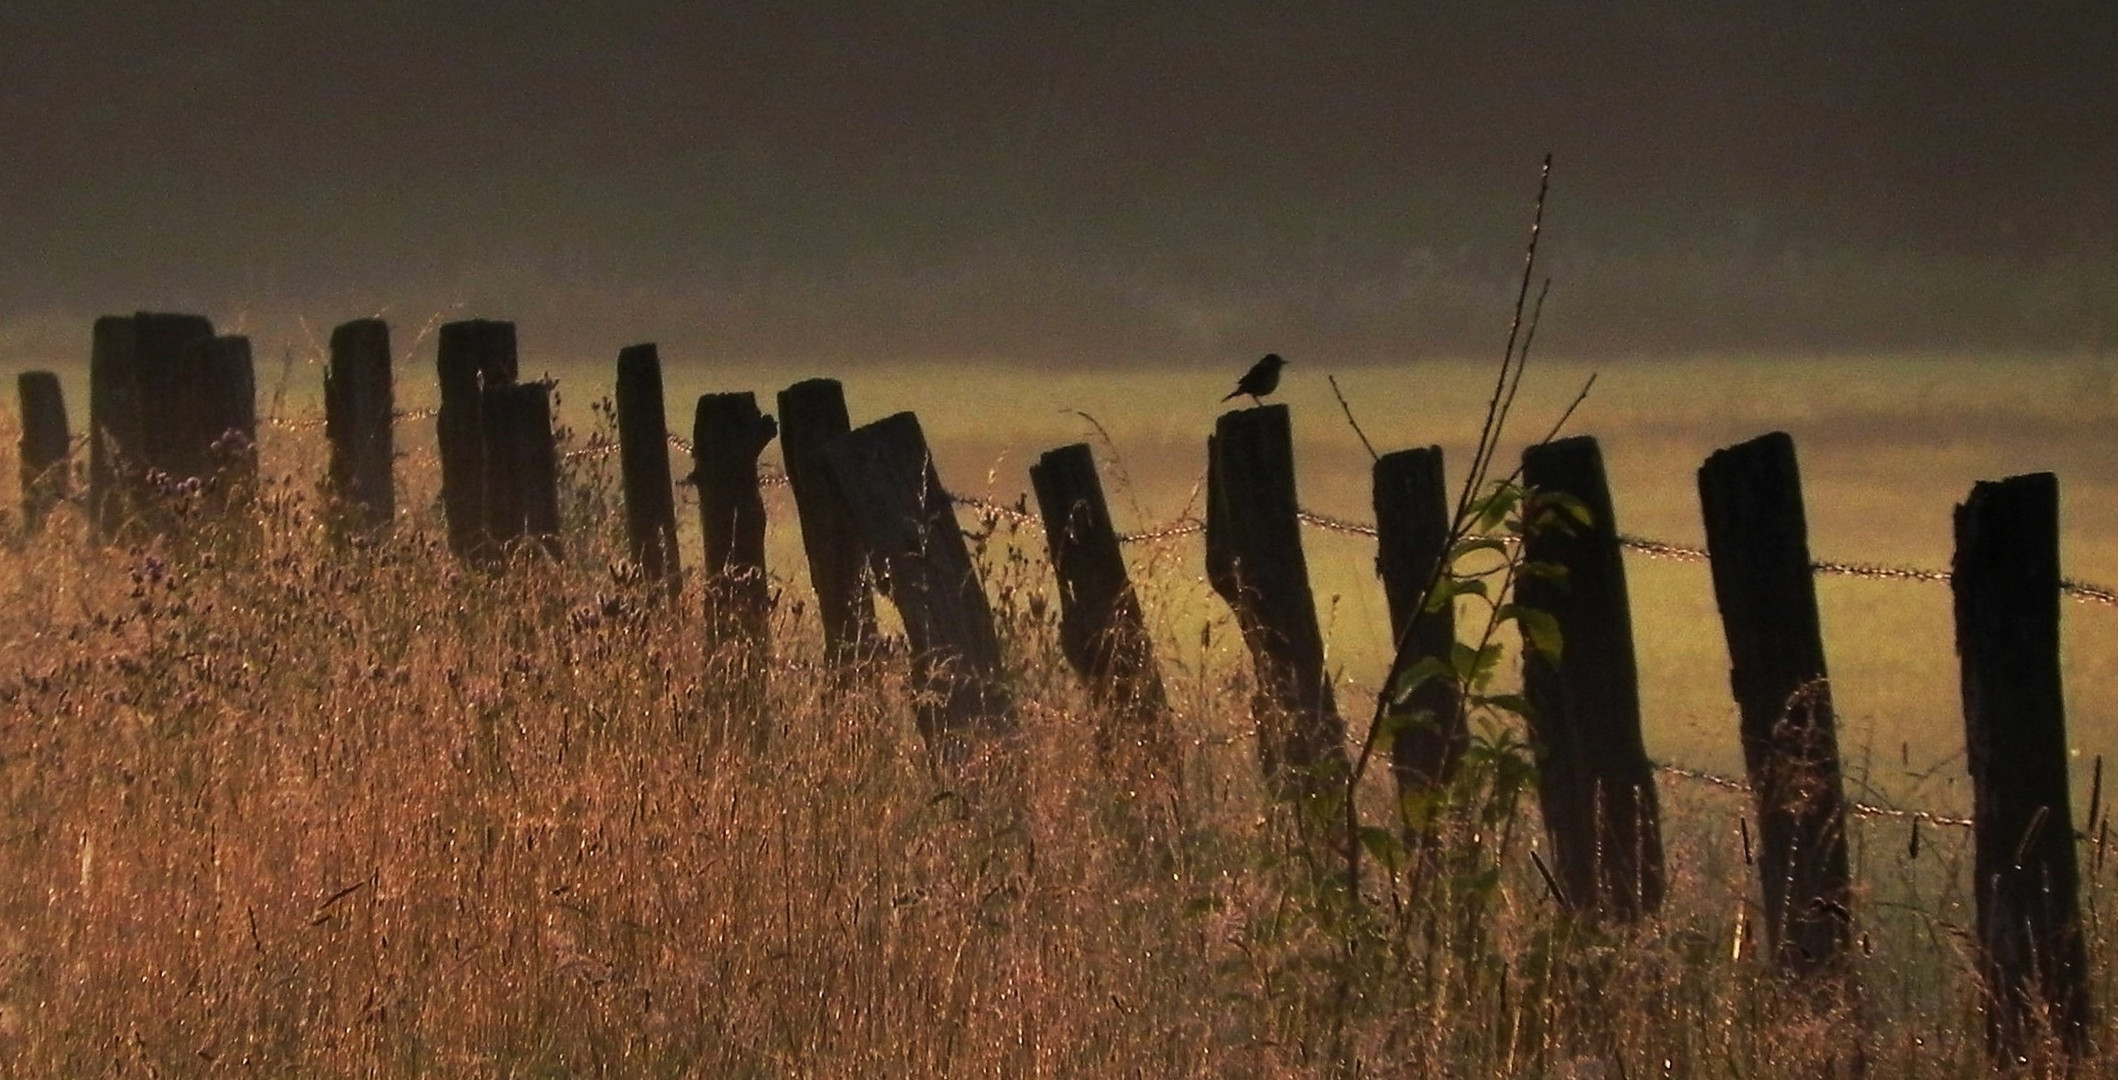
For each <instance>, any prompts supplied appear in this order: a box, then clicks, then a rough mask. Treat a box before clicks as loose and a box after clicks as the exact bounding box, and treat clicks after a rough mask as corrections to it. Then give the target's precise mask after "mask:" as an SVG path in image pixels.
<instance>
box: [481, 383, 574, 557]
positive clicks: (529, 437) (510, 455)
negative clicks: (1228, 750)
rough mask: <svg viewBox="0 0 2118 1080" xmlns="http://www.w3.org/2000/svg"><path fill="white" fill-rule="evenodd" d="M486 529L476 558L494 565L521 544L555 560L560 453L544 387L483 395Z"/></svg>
mask: <svg viewBox="0 0 2118 1080" xmlns="http://www.w3.org/2000/svg"><path fill="white" fill-rule="evenodd" d="M481 397H482V400H481V403H480V412H481V414H482V421H483V434H484V440H483V446H482V447H481V449H480V453H481V455H482V457H483V459H484V463H485V483H484V485H483V486H484V510H485V523H484V528H483V530H482V532H483V543H484V544H485V545H486V546H485V547H484V548H482V549H481V551H480V557H482V558H486V559H497V558H500V557H502V556H503V555H504V554H505V552H506V550H507V549H508V548H509V547H511V546H513V545H515V544H517V543H519V542H522V541H525V540H527V541H534V542H535V543H536V544H537V546H538V548H539V549H541V550H542V551H543V552H544V553H545V554H547V555H550V556H552V557H554V558H557V557H558V555H559V472H558V466H559V453H558V446H557V444H556V443H555V441H554V438H553V435H552V405H551V387H550V386H549V385H547V384H545V383H541V382H537V383H520V384H515V385H506V386H495V387H492V388H490V389H487V390H485V391H483V393H482V395H481Z"/></svg>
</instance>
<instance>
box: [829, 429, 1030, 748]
mask: <svg viewBox="0 0 2118 1080" xmlns="http://www.w3.org/2000/svg"><path fill="white" fill-rule="evenodd" d="M824 459H825V462H826V463H827V465H828V466H829V469H830V475H831V478H832V483H833V485H834V486H835V487H836V488H837V490H838V493H839V497H840V498H841V499H842V500H843V501H844V503H845V507H846V510H847V513H848V516H849V517H850V519H851V520H852V522H853V526H854V528H855V529H857V530H858V531H859V532H860V535H861V537H862V538H863V539H864V540H865V541H866V545H867V549H868V550H869V551H871V552H873V553H874V556H875V559H876V561H877V563H878V564H879V566H880V573H881V580H880V581H879V582H878V584H879V585H880V586H881V588H882V590H883V595H885V596H887V597H889V598H890V601H891V603H893V604H895V605H896V606H897V612H898V615H899V616H901V617H902V618H903V620H904V625H905V638H906V640H907V642H908V644H909V645H910V647H911V650H912V683H913V690H914V691H915V693H916V695H917V698H916V705H915V711H916V715H917V717H918V722H919V727H920V733H921V734H922V735H924V736H926V739H927V745H928V747H929V749H930V750H931V751H932V752H933V753H934V755H935V757H936V758H937V759H939V760H940V761H942V762H943V763H946V764H958V763H961V762H963V761H964V760H965V759H966V758H967V756H968V753H969V750H970V744H969V737H970V736H971V735H973V734H998V733H1004V732H1008V731H1011V730H1012V729H1013V727H1014V718H1013V710H1012V704H1011V702H1010V697H1009V693H1008V687H1007V682H1006V679H1005V672H1003V671H1002V669H1001V663H1000V636H999V633H998V632H997V631H996V630H995V628H994V626H993V608H992V604H991V602H990V601H989V600H987V598H986V594H985V586H984V585H983V584H982V583H981V582H980V581H979V579H978V571H977V568H976V567H975V566H974V565H973V564H972V562H971V553H970V550H969V548H967V547H966V546H965V544H964V539H963V530H962V528H961V526H959V525H958V524H957V521H956V510H955V507H954V506H953V505H952V504H951V503H950V500H949V493H948V490H947V489H946V488H944V487H942V485H941V474H940V473H938V472H936V471H935V469H934V462H933V458H932V456H931V455H930V453H929V452H928V450H927V437H926V434H925V433H924V432H922V431H921V430H920V427H919V419H918V417H915V416H913V415H912V414H911V413H908V412H903V413H897V414H895V415H893V416H887V417H884V418H883V419H881V420H877V421H875V422H874V423H872V424H867V425H865V426H862V427H858V428H855V429H853V430H852V431H851V432H849V433H847V434H846V435H845V436H844V437H842V438H840V439H838V440H836V441H834V442H832V443H831V444H830V445H829V446H827V447H826V448H825V450H824Z"/></svg>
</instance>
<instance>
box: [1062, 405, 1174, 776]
mask: <svg viewBox="0 0 2118 1080" xmlns="http://www.w3.org/2000/svg"><path fill="white" fill-rule="evenodd" d="M1030 484H1031V486H1033V487H1034V488H1036V490H1037V509H1038V511H1039V512H1040V513H1041V514H1042V516H1043V519H1044V539H1045V544H1046V548H1047V550H1048V551H1050V553H1051V559H1052V571H1053V573H1054V575H1055V576H1056V577H1057V578H1058V583H1059V643H1060V647H1061V648H1062V649H1063V650H1064V651H1065V653H1066V659H1067V662H1068V663H1069V664H1071V665H1073V668H1074V670H1075V671H1076V672H1078V673H1079V674H1080V676H1081V679H1082V681H1083V682H1085V683H1086V684H1087V685H1088V689H1089V694H1090V696H1091V697H1092V698H1093V699H1094V700H1095V701H1096V702H1097V703H1098V704H1099V705H1101V706H1102V711H1099V712H1098V713H1097V714H1096V717H1097V726H1096V733H1095V742H1096V752H1097V755H1098V757H1100V758H1101V759H1102V760H1103V762H1104V763H1105V765H1106V766H1109V765H1114V764H1119V762H1118V761H1117V760H1116V756H1117V753H1118V752H1119V751H1123V752H1126V753H1137V754H1140V755H1142V756H1143V757H1144V758H1145V762H1144V763H1145V764H1148V765H1150V766H1152V767H1154V768H1158V769H1160V768H1167V767H1168V766H1169V765H1170V764H1171V762H1173V761H1174V757H1175V750H1176V748H1175V746H1174V745H1172V739H1171V734H1170V731H1169V714H1168V708H1169V703H1168V699H1167V697H1166V696H1165V695H1164V692H1163V689H1162V675H1161V672H1160V671H1158V670H1157V669H1156V667H1155V656H1154V646H1153V643H1152V641H1151V640H1150V639H1149V638H1148V636H1147V623H1146V619H1145V617H1144V616H1143V615H1142V614H1141V611H1140V598H1139V596H1138V594H1136V593H1134V592H1133V585H1132V580H1131V579H1130V578H1129V577H1128V576H1127V574H1126V571H1125V557H1124V556H1123V555H1122V554H1120V553H1119V551H1118V532H1117V529H1116V528H1114V527H1113V526H1112V525H1111V520H1110V507H1109V505H1108V504H1106V503H1105V502H1104V499H1103V484H1102V481H1101V480H1100V479H1099V478H1098V477H1097V476H1096V459H1095V455H1094V454H1093V453H1091V452H1090V450H1089V448H1088V444H1086V443H1074V444H1072V445H1070V446H1062V447H1060V448H1058V449H1057V450H1048V451H1046V452H1045V453H1044V456H1042V457H1040V458H1039V459H1038V460H1037V464H1035V465H1033V466H1031V467H1030Z"/></svg>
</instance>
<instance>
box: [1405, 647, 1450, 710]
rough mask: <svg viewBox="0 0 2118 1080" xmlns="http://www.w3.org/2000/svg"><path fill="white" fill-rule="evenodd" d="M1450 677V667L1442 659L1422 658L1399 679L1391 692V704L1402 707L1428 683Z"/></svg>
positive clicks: (1436, 657) (1433, 657) (1435, 657)
mask: <svg viewBox="0 0 2118 1080" xmlns="http://www.w3.org/2000/svg"><path fill="white" fill-rule="evenodd" d="M1450 677H1452V672H1451V671H1450V669H1449V665H1448V664H1446V663H1444V662H1443V661H1442V659H1441V657H1438V656H1422V657H1420V658H1419V660H1418V661H1417V662H1415V663H1414V664H1413V665H1412V666H1411V667H1409V668H1406V669H1405V673H1404V674H1402V675H1399V676H1398V677H1397V683H1396V685H1395V686H1393V687H1391V690H1390V704H1391V705H1392V706H1397V705H1402V704H1404V703H1405V702H1406V701H1407V700H1408V699H1410V698H1411V697H1412V695H1413V694H1414V693H1416V692H1418V690H1419V688H1420V687H1422V686H1425V685H1426V684H1427V683H1428V682H1430V681H1432V680H1435V679H1447V678H1450Z"/></svg>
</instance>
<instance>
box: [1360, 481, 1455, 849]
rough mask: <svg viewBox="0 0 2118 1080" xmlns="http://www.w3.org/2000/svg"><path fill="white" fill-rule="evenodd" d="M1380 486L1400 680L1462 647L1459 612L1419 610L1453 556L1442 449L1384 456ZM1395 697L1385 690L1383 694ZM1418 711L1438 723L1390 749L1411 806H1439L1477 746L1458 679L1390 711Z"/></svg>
mask: <svg viewBox="0 0 2118 1080" xmlns="http://www.w3.org/2000/svg"><path fill="white" fill-rule="evenodd" d="M1373 483H1374V499H1375V549H1376V554H1375V570H1376V573H1377V574H1378V575H1380V576H1381V577H1382V579H1383V595H1384V597H1385V598H1386V599H1387V601H1388V603H1389V606H1390V638H1391V640H1392V641H1393V642H1395V643H1396V646H1397V647H1396V649H1395V650H1394V660H1393V662H1392V664H1391V668H1392V671H1393V674H1394V673H1395V672H1398V671H1409V670H1411V668H1412V665H1414V664H1416V663H1418V662H1419V661H1420V660H1421V659H1423V658H1425V657H1434V658H1436V659H1439V660H1440V661H1442V662H1443V663H1447V662H1448V661H1449V655H1450V651H1451V650H1452V649H1453V648H1454V647H1455V645H1456V605H1455V604H1454V603H1447V604H1443V605H1442V606H1441V607H1439V608H1437V609H1435V610H1432V611H1428V612H1425V613H1423V614H1422V613H1420V611H1419V604H1420V601H1421V600H1422V599H1424V597H1425V595H1426V592H1427V586H1428V585H1429V584H1430V583H1431V582H1433V581H1434V579H1435V573H1436V570H1437V566H1438V564H1440V563H1441V562H1442V561H1443V560H1445V559H1447V558H1448V557H1449V489H1448V485H1447V482H1446V481H1445V480H1444V479H1443V476H1442V454H1441V447H1439V446H1429V447H1425V448H1421V449H1412V450H1398V451H1395V452H1393V453H1388V454H1384V455H1383V456H1382V457H1380V458H1377V459H1376V462H1375V470H1374V480H1373ZM1440 569H1441V570H1443V571H1446V570H1447V567H1440ZM1391 692H1392V691H1391V688H1390V687H1388V686H1385V687H1384V688H1383V693H1385V694H1389V693H1391ZM1417 711H1424V712H1426V713H1427V714H1428V715H1429V716H1430V717H1432V719H1431V720H1430V721H1428V722H1426V723H1415V724H1411V725H1409V726H1407V727H1404V728H1402V729H1400V730H1399V731H1398V733H1397V736H1396V738H1395V740H1394V741H1393V742H1392V744H1391V749H1390V771H1391V773H1392V774H1393V775H1394V776H1395V777H1396V779H1397V792H1398V797H1399V800H1400V803H1401V804H1404V805H1410V804H1413V803H1416V802H1418V801H1419V800H1420V799H1422V798H1428V799H1431V797H1432V796H1433V794H1434V793H1435V792H1436V791H1437V790H1438V789H1440V788H1443V787H1446V786H1447V785H1448V784H1449V782H1450V781H1451V780H1453V779H1455V777H1456V769H1457V766H1458V765H1460V764H1461V763H1462V762H1463V755H1464V750H1465V749H1466V748H1467V747H1469V746H1470V742H1471V733H1470V728H1469V726H1468V725H1467V724H1466V723H1465V721H1464V716H1463V709H1462V707H1461V703H1460V702H1459V701H1458V700H1457V687H1456V683H1455V682H1454V681H1453V680H1450V679H1429V680H1427V681H1426V682H1425V683H1424V684H1422V685H1421V686H1420V687H1419V688H1418V689H1416V690H1414V691H1413V693H1412V696H1411V697H1410V698H1408V699H1407V700H1406V701H1405V702H1404V703H1403V704H1402V705H1399V706H1397V707H1394V708H1392V709H1390V710H1388V712H1389V713H1390V714H1393V715H1394V714H1409V713H1412V712H1417ZM1414 824H1416V823H1414ZM1414 831H1415V832H1416V833H1421V834H1426V833H1428V830H1425V829H1415V830H1414Z"/></svg>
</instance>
